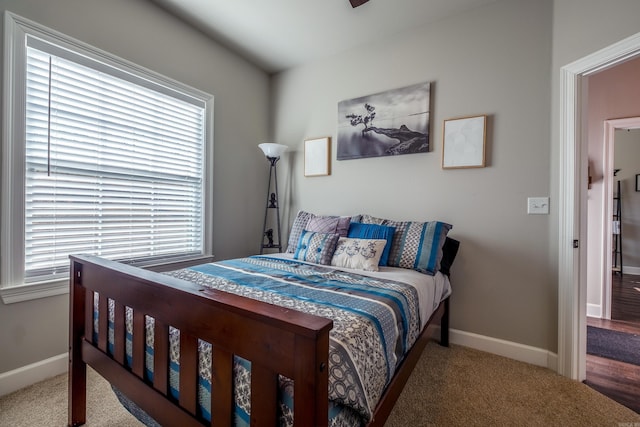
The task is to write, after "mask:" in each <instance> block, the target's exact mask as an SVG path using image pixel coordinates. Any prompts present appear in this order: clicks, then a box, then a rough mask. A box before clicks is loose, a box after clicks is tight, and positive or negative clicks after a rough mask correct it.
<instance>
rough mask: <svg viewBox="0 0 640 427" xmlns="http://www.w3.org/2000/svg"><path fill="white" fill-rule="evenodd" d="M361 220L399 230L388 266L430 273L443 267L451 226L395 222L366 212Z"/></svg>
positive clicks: (441, 223) (394, 238)
mask: <svg viewBox="0 0 640 427" xmlns="http://www.w3.org/2000/svg"><path fill="white" fill-rule="evenodd" d="M362 222H363V223H365V224H382V225H388V226H391V227H394V228H395V229H396V230H395V233H394V235H393V244H392V245H391V250H390V252H389V263H388V265H389V266H391V267H401V268H409V269H412V270H416V271H419V272H420V273H425V274H429V275H431V276H433V275H434V274H436V272H438V271H439V270H440V261H441V260H442V246H443V245H444V242H445V240H446V237H447V233H449V230H451V228H452V226H451V225H450V224H447V223H444V222H440V221H429V222H412V221H393V220H390V219H381V218H376V217H372V216H370V215H363V216H362Z"/></svg>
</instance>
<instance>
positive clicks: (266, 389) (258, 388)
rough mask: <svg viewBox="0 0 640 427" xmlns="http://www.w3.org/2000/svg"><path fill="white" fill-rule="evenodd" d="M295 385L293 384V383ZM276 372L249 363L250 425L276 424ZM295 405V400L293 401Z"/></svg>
mask: <svg viewBox="0 0 640 427" xmlns="http://www.w3.org/2000/svg"><path fill="white" fill-rule="evenodd" d="M294 387H295V385H294ZM277 397H278V374H277V373H276V372H273V371H272V370H270V369H267V368H265V367H264V366H260V365H258V364H255V363H252V364H251V425H252V426H275V425H277V424H278V423H277V421H278V420H277V414H278V413H277V409H278V404H277ZM294 406H295V402H294Z"/></svg>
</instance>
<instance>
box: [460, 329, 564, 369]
mask: <svg viewBox="0 0 640 427" xmlns="http://www.w3.org/2000/svg"><path fill="white" fill-rule="evenodd" d="M449 341H450V342H451V343H453V344H458V345H463V346H465V347H471V348H475V349H476V350H481V351H486V352H487V353H492V354H497V355H498V356H504V357H508V358H509V359H514V360H518V361H520V362H525V363H530V364H532V365H537V366H542V367H545V368H549V369H551V370H552V371H554V372H557V371H558V355H557V354H556V353H551V352H550V351H548V350H544V349H541V348H537V347H532V346H528V345H524V344H519V343H515V342H511V341H505V340H501V339H498V338H491V337H487V336H484V335H478V334H474V333H472V332H465V331H459V330H457V329H450V330H449Z"/></svg>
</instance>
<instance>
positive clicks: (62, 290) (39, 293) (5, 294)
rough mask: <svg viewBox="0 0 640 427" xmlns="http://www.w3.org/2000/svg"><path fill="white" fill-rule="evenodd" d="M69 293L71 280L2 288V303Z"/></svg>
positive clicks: (173, 266)
mask: <svg viewBox="0 0 640 427" xmlns="http://www.w3.org/2000/svg"><path fill="white" fill-rule="evenodd" d="M211 261H213V256H212V255H202V256H198V257H193V258H189V259H183V260H180V261H177V262H171V263H167V264H158V265H153V266H146V267H145V268H146V269H148V270H152V271H170V270H179V269H181V268H186V267H189V266H192V265H197V264H204V263H208V262H211ZM67 293H69V279H63V280H56V281H54V282H44V283H30V284H27V285H19V286H8V287H5V288H0V298H2V302H3V303H4V304H13V303H16V302H24V301H30V300H34V299H39V298H48V297H53V296H56V295H64V294H67Z"/></svg>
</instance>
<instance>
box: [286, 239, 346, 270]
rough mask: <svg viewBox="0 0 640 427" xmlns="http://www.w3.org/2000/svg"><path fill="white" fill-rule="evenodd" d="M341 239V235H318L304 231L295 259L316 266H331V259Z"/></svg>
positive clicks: (294, 255)
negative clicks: (312, 263)
mask: <svg viewBox="0 0 640 427" xmlns="http://www.w3.org/2000/svg"><path fill="white" fill-rule="evenodd" d="M339 238H340V235H339V234H335V233H316V232H313V231H307V230H304V231H303V232H302V234H301V235H300V240H298V246H297V247H296V251H295V253H294V254H293V258H294V259H299V260H302V261H308V262H314V263H316V264H324V265H331V258H332V257H333V253H334V252H335V250H336V245H337V244H338V239H339Z"/></svg>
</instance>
